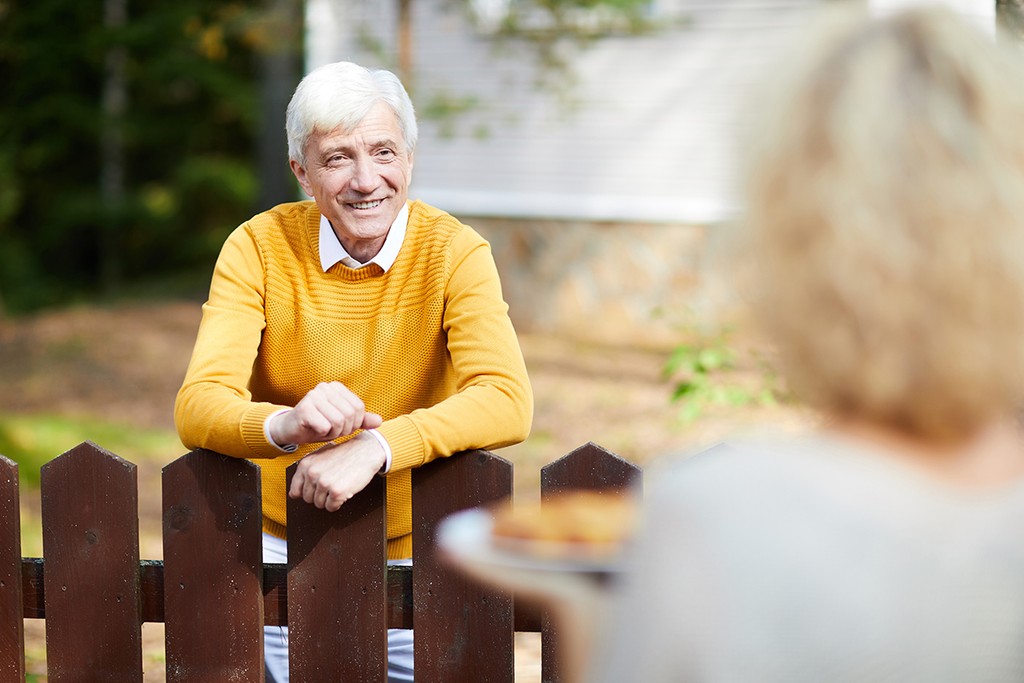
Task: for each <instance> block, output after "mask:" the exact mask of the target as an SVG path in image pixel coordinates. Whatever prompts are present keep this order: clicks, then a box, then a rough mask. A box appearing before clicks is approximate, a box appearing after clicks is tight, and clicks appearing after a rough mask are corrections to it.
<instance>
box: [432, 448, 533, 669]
mask: <svg viewBox="0 0 1024 683" xmlns="http://www.w3.org/2000/svg"><path fill="white" fill-rule="evenodd" d="M511 495H512V465H511V464H510V463H509V462H508V461H506V460H503V459H502V458H499V457H498V456H496V455H494V454H492V453H488V452H487V451H479V450H478V451H467V452H465V453H458V454H456V455H453V456H451V457H450V458H442V459H439V460H436V461H434V462H431V463H428V464H427V465H424V466H423V467H420V468H417V469H416V470H413V473H412V507H413V557H414V558H415V559H414V560H413V561H414V564H415V569H414V571H413V613H414V615H415V616H414V619H413V620H414V622H415V624H416V629H415V631H416V637H415V660H416V680H421V681H474V683H491V682H495V683H497V682H500V683H512V680H513V676H514V668H515V667H514V646H513V630H512V626H513V607H512V597H511V596H510V595H508V594H507V593H504V592H501V591H497V590H494V589H492V588H490V587H486V586H483V585H482V584H481V583H478V582H476V581H473V580H471V579H469V578H467V577H465V576H464V575H462V574H461V573H459V572H457V571H455V570H454V569H452V568H450V567H448V566H446V565H444V564H442V563H441V562H440V561H439V559H438V557H437V555H436V553H435V552H434V547H435V542H434V539H435V533H436V527H437V524H438V522H440V521H441V520H442V519H443V518H444V517H446V516H448V515H449V514H451V513H453V512H457V511H459V510H463V509H466V508H471V507H477V506H480V505H486V504H490V503H494V502H495V501H498V500H503V499H508V498H509V497H510V496H511Z"/></svg>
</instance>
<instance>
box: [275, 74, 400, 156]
mask: <svg viewBox="0 0 1024 683" xmlns="http://www.w3.org/2000/svg"><path fill="white" fill-rule="evenodd" d="M378 102H384V103H385V104H387V105H388V107H390V108H391V110H392V111H393V112H394V113H395V116H396V117H397V118H398V126H399V129H400V130H401V131H402V137H403V138H404V140H405V146H406V150H407V151H408V152H409V153H410V154H411V153H412V152H413V150H414V149H415V148H416V138H417V128H416V113H415V111H414V110H413V106H412V101H411V100H410V99H409V94H408V93H407V92H406V91H405V88H404V87H403V86H402V82H401V81H400V80H398V77H397V76H395V75H394V74H393V73H391V72H390V71H386V70H384V69H367V68H366V67H362V66H359V65H358V64H353V63H352V62H334V63H332V64H325V65H324V66H321V67H318V68H316V69H314V70H313V71H311V72H310V73H309V74H307V75H306V77H305V78H303V79H302V81H301V82H300V83H299V85H298V87H297V88H295V94H293V95H292V99H291V102H289V103H288V111H287V116H286V119H285V130H286V132H287V135H288V157H289V158H290V159H293V160H295V161H296V162H298V163H299V165H300V166H305V165H306V144H307V143H308V142H309V138H310V137H311V136H312V135H314V134H315V133H326V132H330V131H332V130H334V129H336V128H342V129H345V130H350V129H352V128H355V127H356V126H357V125H358V124H359V122H360V121H362V120H363V117H365V116H366V115H367V114H368V113H369V112H370V110H371V109H372V108H373V106H374V105H375V104H377V103H378Z"/></svg>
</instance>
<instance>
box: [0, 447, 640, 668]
mask: <svg viewBox="0 0 1024 683" xmlns="http://www.w3.org/2000/svg"><path fill="white" fill-rule="evenodd" d="M293 471H294V466H293V468H292V469H291V470H289V479H290V476H291V474H292V473H293ZM639 475H640V471H639V469H638V468H637V467H636V466H634V465H632V464H630V463H628V462H626V461H625V460H623V459H621V458H619V457H618V456H616V455H614V454H612V453H610V452H608V451H606V450H604V449H602V448H601V447H599V446H596V445H594V444H592V443H590V444H586V445H585V446H581V447H580V448H578V449H576V450H575V451H573V452H572V453H569V454H568V455H566V456H564V457H562V458H561V459H559V460H557V461H555V462H553V463H551V464H550V465H548V466H546V467H545V468H544V469H543V470H542V472H541V499H542V501H543V499H544V498H545V497H547V496H550V495H552V494H553V493H556V492H558V491H562V490H566V489H573V488H588V489H621V488H624V487H626V486H628V485H630V484H631V483H632V481H634V479H635V478H636V477H638V476H639ZM412 481H413V489H412V496H413V553H414V556H415V558H416V561H415V568H413V567H388V566H387V565H386V561H385V520H384V480H383V479H382V478H377V479H375V480H374V481H373V482H371V484H370V485H369V486H368V487H367V488H366V489H365V490H364V491H363V492H362V493H360V494H359V495H357V496H356V497H354V498H353V499H351V500H350V501H349V502H347V503H346V504H345V505H344V506H343V507H342V508H341V510H340V511H338V512H335V513H327V512H325V511H323V510H318V509H316V508H315V507H313V506H311V505H307V504H305V503H302V502H301V501H292V500H289V503H288V520H289V525H288V527H289V529H288V530H289V541H288V543H289V545H288V564H287V565H283V564H264V563H263V562H262V550H261V514H260V500H261V493H260V477H259V468H258V467H257V466H256V465H254V464H252V463H250V462H248V461H245V460H238V459H235V458H229V457H226V456H223V455H220V454H217V453H213V452H210V451H203V450H196V451H193V452H191V453H188V454H186V455H184V456H182V457H181V458H179V459H177V460H176V461H174V462H173V463H171V464H169V465H167V466H166V467H165V468H164V470H163V484H162V486H163V550H164V558H163V561H155V560H144V559H140V558H139V525H138V482H137V472H136V466H135V465H134V464H132V463H130V462H128V461H126V460H124V459H122V458H120V457H118V456H116V455H114V454H112V453H110V452H108V451H105V450H104V449H102V448H100V447H99V446H97V445H95V444H93V443H91V442H85V443H82V444H81V445H79V446H77V447H76V448H74V449H72V450H70V451H68V452H67V453H64V454H63V455H61V456H59V457H57V458H55V459H54V460H52V461H50V462H49V463H47V464H46V465H44V466H43V468H42V471H41V498H42V524H43V555H44V556H45V560H44V559H42V558H23V557H21V538H20V523H19V491H18V467H17V465H16V464H15V463H14V462H12V461H10V460H8V459H7V458H4V457H3V456H0V682H2V683H8V682H13V683H20V682H22V681H24V680H25V655H24V621H23V620H24V618H34V619H45V620H46V661H47V678H48V680H50V681H52V682H53V683H58V682H62V681H74V682H76V683H77V682H80V681H81V682H85V681H116V682H117V683H132V682H141V681H142V680H143V667H142V641H141V626H142V623H143V622H163V623H164V624H165V625H166V626H165V654H166V666H167V680H168V681H169V682H171V683H219V682H221V681H224V682H227V681H232V682H235V681H246V682H248V681H255V682H261V681H263V680H264V678H263V625H264V624H267V625H285V624H287V625H288V626H289V643H290V667H291V672H292V680H293V681H296V683H303V682H315V681H342V680H343V681H378V682H381V681H384V680H386V669H387V661H386V660H387V633H386V629H387V628H412V627H413V625H415V630H416V638H415V651H414V657H415V662H416V679H417V680H418V681H423V682H425V683H445V682H461V681H472V682H474V683H483V682H489V681H495V682H503V683H512V681H513V678H514V662H513V653H514V648H513V637H514V632H515V631H541V632H542V633H543V635H542V639H543V640H542V678H543V680H544V681H545V682H547V681H557V680H559V678H560V676H559V671H558V668H559V666H558V658H557V634H555V633H554V630H553V627H552V625H551V624H550V623H549V621H548V619H547V618H546V617H545V615H543V614H539V613H538V612H537V611H536V610H531V609H530V608H529V607H528V606H526V605H521V606H516V605H515V604H514V602H513V596H510V595H507V594H503V593H501V592H499V591H495V590H493V589H489V588H487V587H484V586H481V585H480V584H478V583H475V582H473V581H471V580H469V579H466V578H464V577H463V576H462V575H460V574H459V573H457V572H455V571H452V570H451V569H450V568H448V567H447V566H445V565H444V564H442V563H441V562H440V561H439V560H438V558H436V557H435V554H434V553H433V552H432V549H433V546H434V534H435V528H436V526H437V523H438V522H439V521H440V520H441V519H442V518H444V517H445V516H447V515H449V514H451V513H453V512H456V511H458V510H461V509H465V508H470V507H475V506H479V505H487V504H489V503H493V502H496V501H499V500H501V499H506V498H508V497H510V496H511V494H512V465H511V464H510V463H509V462H508V461H506V460H504V459H502V458H500V457H498V456H496V455H494V454H492V453H489V452H487V451H469V452H466V453H461V454H459V455H458V456H457V457H451V458H443V459H440V460H438V461H435V462H432V463H430V464H428V465H425V466H424V467H421V468H418V469H416V470H414V471H413V480H412Z"/></svg>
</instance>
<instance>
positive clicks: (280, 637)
mask: <svg viewBox="0 0 1024 683" xmlns="http://www.w3.org/2000/svg"><path fill="white" fill-rule="evenodd" d="M263 561H264V562H274V563H281V564H285V563H286V562H288V544H287V543H286V542H285V541H283V540H281V539H280V538H278V537H277V536H271V535H270V534H266V533H265V534H263ZM388 564H391V565H395V564H404V565H411V564H412V560H389V561H388ZM412 650H413V646H412V631H411V630H409V629H401V628H389V629H388V683H411V682H412V680H413V677H412ZM263 658H264V660H265V662H266V667H267V681H266V683H288V627H287V626H264V627H263Z"/></svg>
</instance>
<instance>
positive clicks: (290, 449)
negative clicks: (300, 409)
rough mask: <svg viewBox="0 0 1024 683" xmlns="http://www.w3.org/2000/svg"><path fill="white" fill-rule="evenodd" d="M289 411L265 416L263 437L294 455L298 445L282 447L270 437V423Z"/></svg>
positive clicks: (284, 451) (276, 411) (278, 448)
mask: <svg viewBox="0 0 1024 683" xmlns="http://www.w3.org/2000/svg"><path fill="white" fill-rule="evenodd" d="M289 410H291V408H282V409H281V410H275V411H274V412H272V413H271V414H270V415H267V419H266V420H264V421H263V436H265V437H267V443H269V444H270V445H271V446H273V447H274V448H276V449H277V450H279V451H281V452H282V453H294V452H295V451H297V450H298V449H299V446H298V444H294V443H286V444H283V445H282V444H279V443H277V442H276V441H274V438H273V437H272V436H270V421H271V420H273V419H274V418H275V417H277V416H278V415H281V414H282V413H287V412H288V411H289ZM388 463H389V464H390V463H391V458H390V457H389V458H388Z"/></svg>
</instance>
